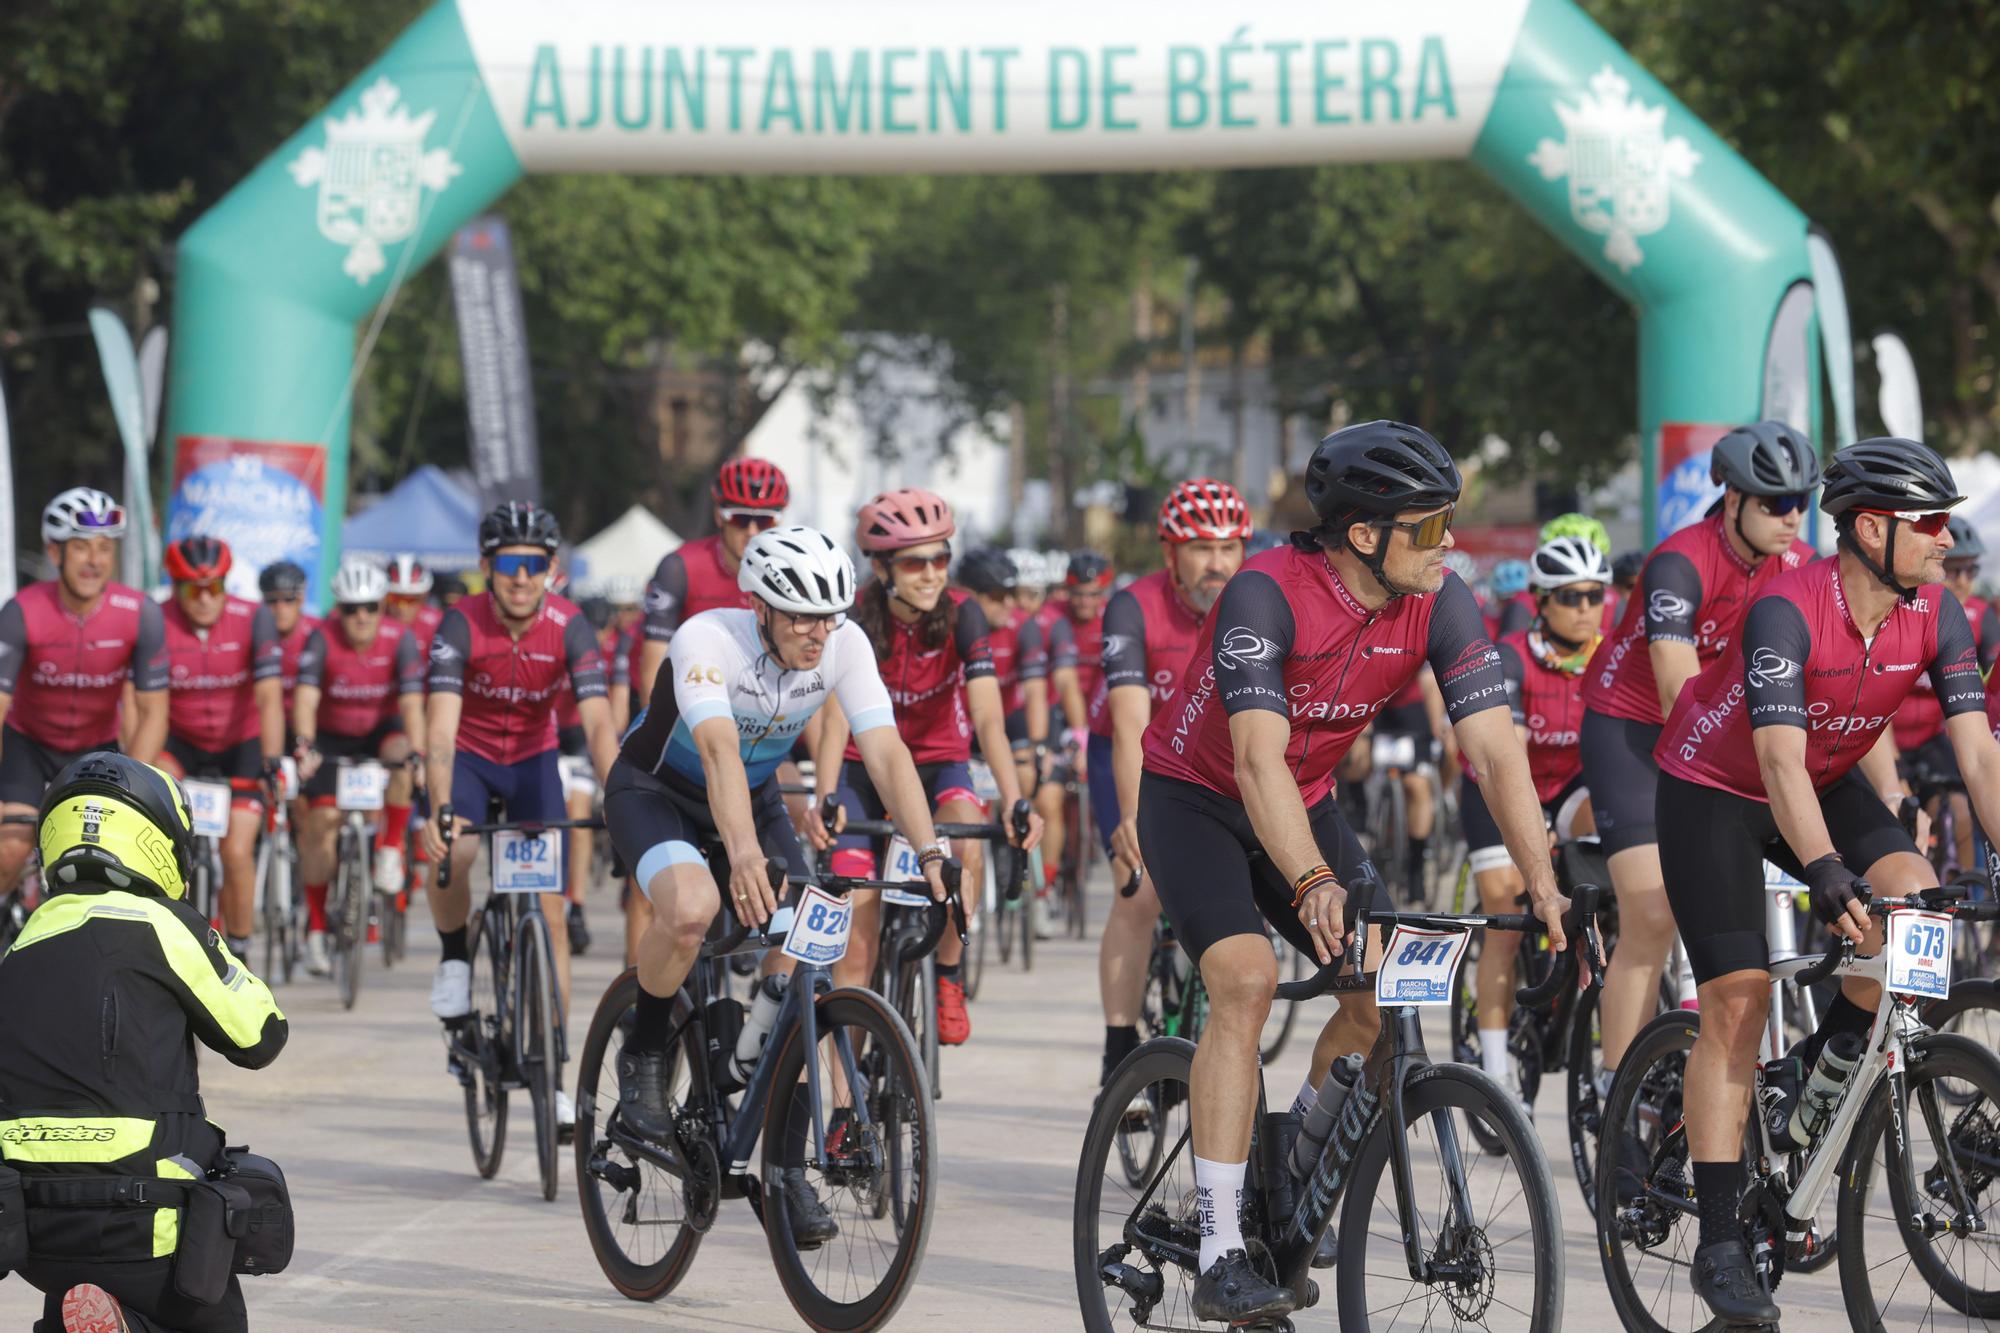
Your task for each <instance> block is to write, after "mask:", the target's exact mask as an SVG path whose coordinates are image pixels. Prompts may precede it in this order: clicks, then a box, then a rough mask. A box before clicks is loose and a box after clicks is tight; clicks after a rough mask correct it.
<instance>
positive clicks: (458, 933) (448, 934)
mask: <svg viewBox="0 0 2000 1333" xmlns="http://www.w3.org/2000/svg"><path fill="white" fill-rule="evenodd" d="M467 933H468V932H467V930H466V928H465V927H464V926H460V927H459V928H458V929H457V930H440V931H439V932H438V942H439V943H440V944H442V945H444V960H445V961H446V962H447V963H469V962H471V961H472V949H471V946H470V945H469V944H468V943H467V942H466V935H467Z"/></svg>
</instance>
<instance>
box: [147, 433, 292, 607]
mask: <svg viewBox="0 0 2000 1333" xmlns="http://www.w3.org/2000/svg"><path fill="white" fill-rule="evenodd" d="M325 498H326V451H325V450H324V449H321V448H319V447H318V446H317V445H311V444H279V443H274V442H271V441H265V440H236V439H230V438H229V437H227V436H222V435H183V436H181V437H180V439H179V440H178V441H177V442H176V446H175V451H174V490H173V498H172V500H171V501H170V502H169V503H168V505H167V513H168V515H169V517H168V520H167V532H166V539H167V540H168V541H170V542H171V541H178V540H180V539H181V538H182V537H191V536H194V535H196V534H198V533H200V534H206V535H209V536H214V537H220V538H222V540H224V541H226V542H228V543H229V549H230V553H231V554H232V555H233V556H234V562H233V564H232V566H231V568H230V570H229V591H230V592H232V593H235V594H236V595H237V596H239V597H249V598H253V599H254V598H255V597H256V596H257V574H258V572H259V571H260V570H262V569H263V568H264V566H266V565H268V564H271V563H272V562H274V561H278V560H292V561H295V562H297V564H298V565H299V567H300V568H302V569H304V570H305V571H306V604H307V605H308V606H320V605H323V604H324V601H323V599H322V598H321V596H320V587H319V565H320V530H321V529H320V523H321V519H322V517H323V516H324V505H325Z"/></svg>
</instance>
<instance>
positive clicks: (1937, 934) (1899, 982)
mask: <svg viewBox="0 0 2000 1333" xmlns="http://www.w3.org/2000/svg"><path fill="white" fill-rule="evenodd" d="M1888 955H1889V989H1890V990H1892V991H1895V992H1896V993H1897V994H1898V995H1914V996H1917V997H1919V998H1921V999H1926V1000H1942V999H1943V998H1944V997H1945V993H1946V992H1947V991H1949V990H1950V989H1951V918H1950V917H1949V916H1946V915H1945V914H1944V913H1942V912H1891V913H1889V944H1888Z"/></svg>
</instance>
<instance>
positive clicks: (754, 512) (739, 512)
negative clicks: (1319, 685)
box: [722, 509, 778, 528]
mask: <svg viewBox="0 0 2000 1333" xmlns="http://www.w3.org/2000/svg"><path fill="white" fill-rule="evenodd" d="M722 521H723V522H724V523H727V524H728V525H729V526H730V527H732V528H774V527H776V526H777V525H778V516H777V515H776V514H774V513H772V512H771V511H770V510H768V509H725V510H723V511H722Z"/></svg>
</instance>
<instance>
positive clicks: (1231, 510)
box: [1160, 477, 1251, 543]
mask: <svg viewBox="0 0 2000 1333" xmlns="http://www.w3.org/2000/svg"><path fill="white" fill-rule="evenodd" d="M1250 531H1251V529H1250V506H1248V505H1246V504H1244V503H1243V497H1242V496H1241V495H1238V494H1237V493H1236V488H1235V487H1234V486H1231V485H1230V484H1229V483H1228V482H1226V481H1217V480H1216V479H1215V478H1213V477H1195V478H1193V479H1192V480H1190V481H1184V482H1182V483H1181V484H1180V485H1178V486H1176V487H1174V488H1173V489H1172V490H1171V491H1168V492H1167V500H1166V503H1165V504H1163V505H1161V506H1160V540H1161V541H1163V542H1175V543H1180V542H1199V541H1212V542H1224V541H1229V540H1231V539H1242V540H1247V539H1248V538H1249V536H1250Z"/></svg>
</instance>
